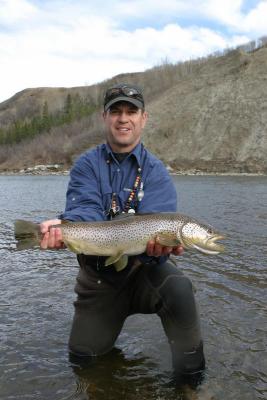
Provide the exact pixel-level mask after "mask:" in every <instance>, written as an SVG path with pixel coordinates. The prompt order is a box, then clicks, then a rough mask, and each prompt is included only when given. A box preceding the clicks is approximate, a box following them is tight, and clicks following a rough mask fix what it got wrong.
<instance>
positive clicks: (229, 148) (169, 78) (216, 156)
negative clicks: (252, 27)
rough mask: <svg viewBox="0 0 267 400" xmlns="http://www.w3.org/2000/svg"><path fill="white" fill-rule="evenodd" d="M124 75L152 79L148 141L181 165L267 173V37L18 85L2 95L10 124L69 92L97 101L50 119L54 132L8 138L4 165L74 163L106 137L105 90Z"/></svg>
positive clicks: (1, 153) (0, 164)
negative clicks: (78, 77) (119, 70)
mask: <svg viewBox="0 0 267 400" xmlns="http://www.w3.org/2000/svg"><path fill="white" fill-rule="evenodd" d="M117 81H124V82H135V83H138V84H140V85H141V86H142V87H144V93H145V97H146V100H147V101H146V103H147V110H148V112H149V121H148V124H147V127H146V129H145V132H144V142H145V144H146V146H147V147H148V148H149V149H150V150H151V151H152V152H154V153H155V154H157V155H158V156H159V157H160V158H161V159H162V160H163V161H164V162H165V163H166V164H168V165H170V166H172V167H173V168H175V169H178V170H180V171H188V170H190V171H192V170H193V171H204V172H251V173H267V160H266V154H267V134H266V126H267V99H266V92H267V47H266V44H265V45H264V46H262V47H260V48H258V49H254V50H253V51H245V50H244V49H242V48H239V49H237V50H233V51H229V52H227V53H226V54H225V55H219V56H212V57H207V58H206V59H201V60H195V61H190V62H186V63H181V64H177V65H172V64H168V63H166V64H164V65H161V66H158V67H155V68H153V69H151V70H148V71H145V72H144V73H136V74H124V75H120V76H117V77H114V78H112V79H111V80H108V81H105V82H102V83H100V84H97V85H93V86H85V87H79V88H69V89H67V88H38V89H26V90H24V91H22V92H20V93H17V94H16V95H15V96H13V97H12V98H10V99H9V100H7V101H5V102H3V103H0V128H1V129H2V131H3V132H4V130H7V129H10V127H12V126H13V124H14V121H24V123H25V121H26V122H27V121H32V118H34V117H35V118H38V116H39V118H40V115H41V113H42V112H44V111H43V110H44V105H47V111H46V112H48V113H49V115H50V114H51V115H56V114H55V113H57V112H58V113H59V112H62V110H64V107H65V108H66V98H67V96H68V95H70V96H72V98H75V96H76V97H77V96H78V97H79V101H80V102H86V104H87V105H88V104H89V105H90V107H91V106H92V108H90V112H89V113H88V115H79V117H77V118H76V117H75V118H76V119H75V118H72V119H69V120H66V119H65V120H63V122H61V124H59V123H58V124H57V125H51V126H49V129H48V130H47V132H45V131H41V133H39V134H38V135H32V136H31V137H28V138H26V139H25V140H21V139H20V142H19V143H7V144H3V145H1V148H0V170H2V171H3V170H4V171H9V170H16V169H21V168H23V167H32V166H33V165H35V164H51V163H52V164H53V163H57V164H61V165H62V166H63V167H64V168H66V167H69V166H70V165H71V164H72V162H73V160H74V158H75V157H76V156H77V155H78V154H79V153H81V152H82V151H84V150H85V149H87V148H89V147H91V146H93V145H95V144H97V143H100V142H102V141H103V140H104V133H103V129H102V124H101V111H102V108H101V103H102V98H103V93H104V90H105V88H106V87H108V86H110V85H111V84H112V83H113V82H117ZM42 118H44V116H42ZM51 118H52V117H51ZM17 124H18V123H17ZM6 132H9V131H6Z"/></svg>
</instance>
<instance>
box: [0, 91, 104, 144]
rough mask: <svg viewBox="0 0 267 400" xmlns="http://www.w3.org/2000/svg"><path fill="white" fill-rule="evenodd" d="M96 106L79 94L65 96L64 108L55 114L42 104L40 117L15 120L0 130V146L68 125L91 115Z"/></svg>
mask: <svg viewBox="0 0 267 400" xmlns="http://www.w3.org/2000/svg"><path fill="white" fill-rule="evenodd" d="M95 110H96V105H95V104H93V103H92V102H91V101H90V100H88V99H83V98H82V97H81V96H80V95H79V94H75V95H71V94H68V95H67V96H66V99H65V102H64V106H63V108H62V109H61V110H58V111H56V112H49V104H48V102H47V101H45V102H44V104H43V106H42V109H41V112H40V115H36V116H34V117H32V118H27V119H25V120H16V121H14V122H13V124H11V125H10V126H9V127H8V128H0V145H5V144H15V143H19V142H21V141H23V140H25V139H33V138H34V137H35V136H37V135H39V134H40V133H43V132H50V130H51V129H52V128H54V127H58V126H61V125H64V124H70V123H71V122H73V121H76V120H80V119H81V118H83V117H87V116H89V115H91V114H92V113H93V112H94V111H95Z"/></svg>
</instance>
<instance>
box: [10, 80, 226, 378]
mask: <svg viewBox="0 0 267 400" xmlns="http://www.w3.org/2000/svg"><path fill="white" fill-rule="evenodd" d="M147 117H148V115H147V112H146V111H145V103H144V98H143V94H142V91H141V90H140V88H139V87H136V86H134V85H129V84H120V85H115V86H113V87H111V88H110V89H108V90H107V91H106V94H105V98H104V112H103V121H104V125H105V130H106V139H107V143H106V144H102V145H99V146H97V147H96V148H94V149H92V150H89V151H88V152H86V153H85V154H83V155H82V156H81V157H80V158H79V159H78V160H77V161H76V163H75V165H74V166H73V168H72V170H71V173H70V182H69V186H68V190H67V200H66V208H65V211H64V212H63V213H62V214H61V215H60V217H59V219H55V220H49V221H45V222H43V223H42V224H41V232H42V235H43V236H42V241H41V247H42V248H43V249H46V248H49V249H52V248H61V247H62V246H63V244H64V243H65V245H66V246H67V247H68V248H69V249H70V250H72V251H74V252H76V253H77V259H78V262H79V265H80V269H79V273H78V277H77V283H76V286H75V291H76V293H77V300H76V301H75V303H74V306H75V315H74V319H73V325H72V330H71V334H70V340H69V350H70V354H71V355H72V356H75V357H76V359H83V358H85V357H88V358H89V357H92V356H98V355H102V354H105V353H107V352H108V351H110V350H111V349H112V347H113V346H114V343H115V341H116V339H117V337H118V335H119V333H120V331H121V329H122V326H123V323H124V321H125V319H126V318H127V317H128V316H129V315H132V314H135V313H156V314H157V315H158V316H159V317H160V319H161V322H162V325H163V327H164V330H165V333H166V335H167V337H168V341H169V344H170V348H171V353H172V360H173V368H174V374H175V377H176V378H177V381H179V382H181V383H186V382H187V383H189V384H191V383H192V384H194V383H198V382H200V380H201V378H202V375H203V371H204V368H205V358H204V353H203V341H202V337H201V333H200V328H199V317H198V313H197V307H196V303H195V298H194V294H193V290H192V284H191V282H190V280H189V279H188V278H187V277H186V276H185V275H183V274H182V272H181V271H180V270H179V267H177V266H176V265H175V264H174V263H173V262H170V261H169V255H170V254H174V255H181V254H182V252H183V248H194V249H196V250H198V251H202V252H204V253H207V254H216V253H218V252H220V251H222V246H221V245H219V244H218V243H216V241H217V240H218V239H221V238H222V236H221V235H220V234H218V233H216V232H214V231H213V230H212V228H210V227H207V226H206V225H203V224H200V223H198V222H197V221H195V220H193V219H190V218H189V217H186V216H182V215H180V214H177V213H176V211H177V196H176V190H175V188H174V185H173V183H172V180H171V178H170V176H169V174H168V172H167V170H166V169H165V167H164V165H163V163H162V162H161V161H160V160H158V159H157V158H156V157H155V156H154V155H152V154H151V153H150V152H149V151H148V150H147V149H146V148H145V147H144V146H143V144H142V143H141V133H142V130H143V128H144V126H145V124H146V121H147ZM122 213H123V214H124V215H126V214H127V217H124V218H122V217H121V216H118V215H119V214H122ZM134 213H137V215H136V216H135V215H134ZM123 214H122V215H123ZM140 214H146V215H140ZM148 214H149V215H148ZM128 215H130V216H128ZM65 221H68V222H65ZM23 228H24V227H23V222H17V232H18V233H19V232H21V233H22V231H23ZM33 231H34V229H33Z"/></svg>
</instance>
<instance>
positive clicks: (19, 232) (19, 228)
mask: <svg viewBox="0 0 267 400" xmlns="http://www.w3.org/2000/svg"><path fill="white" fill-rule="evenodd" d="M14 228H15V239H16V240H17V249H18V250H26V249H32V248H34V247H36V246H39V245H40V240H41V236H42V235H41V231H40V225H39V224H35V223H33V222H30V221H24V220H21V219H18V220H16V221H15V224H14Z"/></svg>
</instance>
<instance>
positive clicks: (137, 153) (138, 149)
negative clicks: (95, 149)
mask: <svg viewBox="0 0 267 400" xmlns="http://www.w3.org/2000/svg"><path fill="white" fill-rule="evenodd" d="M104 146H105V151H106V153H107V156H108V159H111V158H112V159H113V160H114V156H113V151H112V149H111V147H110V145H109V144H108V143H106V144H105V145H104ZM143 148H144V145H143V144H142V143H141V142H140V143H138V145H137V146H136V147H135V148H134V149H133V150H132V151H131V152H130V153H129V155H128V157H127V158H129V157H132V156H133V157H135V159H136V161H137V163H138V166H139V167H141V157H142V151H143Z"/></svg>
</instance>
